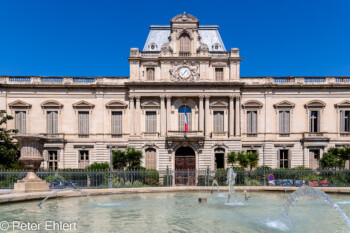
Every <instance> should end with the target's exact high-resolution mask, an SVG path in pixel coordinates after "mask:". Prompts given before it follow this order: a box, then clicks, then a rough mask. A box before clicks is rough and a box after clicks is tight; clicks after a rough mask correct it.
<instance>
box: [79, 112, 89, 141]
mask: <svg viewBox="0 0 350 233" xmlns="http://www.w3.org/2000/svg"><path fill="white" fill-rule="evenodd" d="M78 120H79V123H78V125H79V137H80V138H88V137H89V112H79V119H78Z"/></svg>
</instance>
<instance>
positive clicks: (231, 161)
mask: <svg viewBox="0 0 350 233" xmlns="http://www.w3.org/2000/svg"><path fill="white" fill-rule="evenodd" d="M236 162H237V154H236V152H234V151H231V152H230V153H228V154H227V163H228V164H231V167H233V164H235V163H236Z"/></svg>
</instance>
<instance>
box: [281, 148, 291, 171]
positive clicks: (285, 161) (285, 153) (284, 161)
mask: <svg viewBox="0 0 350 233" xmlns="http://www.w3.org/2000/svg"><path fill="white" fill-rule="evenodd" d="M289 166H290V163H289V150H279V168H289Z"/></svg>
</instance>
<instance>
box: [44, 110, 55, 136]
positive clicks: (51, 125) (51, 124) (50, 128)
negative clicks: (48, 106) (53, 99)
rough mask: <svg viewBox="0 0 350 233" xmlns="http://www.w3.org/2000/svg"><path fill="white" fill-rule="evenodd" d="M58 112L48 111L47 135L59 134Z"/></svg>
mask: <svg viewBox="0 0 350 233" xmlns="http://www.w3.org/2000/svg"><path fill="white" fill-rule="evenodd" d="M57 117H58V112H57V111H48V112H47V133H48V134H57V133H58V119H57Z"/></svg>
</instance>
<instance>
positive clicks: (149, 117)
mask: <svg viewBox="0 0 350 233" xmlns="http://www.w3.org/2000/svg"><path fill="white" fill-rule="evenodd" d="M146 132H147V133H155V132H157V112H146Z"/></svg>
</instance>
